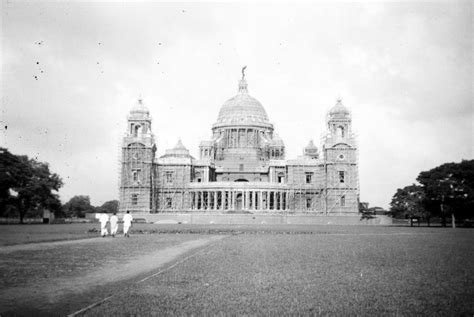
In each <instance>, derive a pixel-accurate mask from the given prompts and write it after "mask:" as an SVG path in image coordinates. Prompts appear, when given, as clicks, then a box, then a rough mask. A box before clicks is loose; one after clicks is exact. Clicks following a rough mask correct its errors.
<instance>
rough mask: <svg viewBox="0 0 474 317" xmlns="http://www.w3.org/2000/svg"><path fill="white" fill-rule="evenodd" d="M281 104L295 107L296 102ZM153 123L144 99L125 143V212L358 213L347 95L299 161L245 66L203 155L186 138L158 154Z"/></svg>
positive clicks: (122, 199)
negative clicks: (254, 91)
mask: <svg viewBox="0 0 474 317" xmlns="http://www.w3.org/2000/svg"><path fill="white" fill-rule="evenodd" d="M277 93H278V92H277ZM300 98H301V96H295V97H294V101H295V102H298V101H299V99H300ZM160 106H161V105H160ZM279 106H280V105H279ZM281 106H285V107H287V109H288V110H289V111H293V109H294V107H295V106H296V105H293V104H288V105H281ZM301 115H303V116H304V115H306V114H304V113H302V114H301ZM151 121H152V119H151V115H150V110H149V109H148V108H147V107H146V106H145V105H144V103H143V101H142V100H141V99H140V100H138V102H137V104H136V105H135V106H134V107H133V108H132V109H131V111H130V113H129V115H128V117H127V130H126V133H125V136H124V138H123V143H122V148H121V152H122V157H121V172H120V207H119V212H126V211H130V212H131V213H142V214H143V213H176V212H182V213H194V212H196V213H202V212H205V213H215V214H226V213H234V212H236V213H252V214H269V213H273V214H285V213H301V214H308V215H329V214H331V215H339V216H342V215H347V216H354V215H357V214H358V213H359V208H358V207H359V172H358V158H357V157H358V155H357V153H358V149H357V142H356V139H355V134H354V133H353V131H352V115H351V112H350V111H349V109H348V108H347V107H346V106H344V105H343V104H342V101H341V100H337V102H336V104H335V105H334V106H333V107H332V108H331V109H330V110H329V111H328V113H327V118H326V128H325V130H326V132H325V133H324V135H323V136H322V138H321V147H320V148H319V149H318V147H317V146H316V145H315V144H314V143H313V141H309V143H308V145H307V146H306V147H304V148H303V149H302V155H301V156H299V157H296V158H293V159H287V158H286V147H285V144H284V142H283V140H282V139H281V138H280V137H279V136H278V134H277V133H276V131H275V129H274V126H273V123H271V121H270V119H269V117H268V115H267V112H266V111H265V109H264V107H263V106H262V104H261V103H260V102H259V101H258V100H257V99H255V98H253V97H252V96H251V95H250V94H249V92H248V85H247V74H245V67H244V68H242V78H241V79H240V81H239V85H238V92H237V94H236V95H235V96H234V97H232V98H230V99H229V100H227V101H226V102H225V103H224V104H223V105H222V107H221V108H220V111H219V114H218V116H217V120H216V121H215V123H214V124H213V125H212V129H211V137H210V139H209V140H204V141H202V142H201V144H200V146H199V158H194V157H192V156H191V155H190V154H189V150H188V149H187V148H186V147H185V146H184V145H183V144H182V143H181V141H178V143H177V144H176V146H175V147H174V148H172V149H168V150H166V151H165V154H164V155H162V156H160V157H157V155H156V150H157V146H156V143H155V137H154V134H153V133H152V131H151Z"/></svg>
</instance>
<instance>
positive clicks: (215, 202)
mask: <svg viewBox="0 0 474 317" xmlns="http://www.w3.org/2000/svg"><path fill="white" fill-rule="evenodd" d="M214 210H217V191H214Z"/></svg>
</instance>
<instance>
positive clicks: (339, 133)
mask: <svg viewBox="0 0 474 317" xmlns="http://www.w3.org/2000/svg"><path fill="white" fill-rule="evenodd" d="M336 135H337V136H338V137H341V138H343V137H344V127H343V126H338V127H337V130H336Z"/></svg>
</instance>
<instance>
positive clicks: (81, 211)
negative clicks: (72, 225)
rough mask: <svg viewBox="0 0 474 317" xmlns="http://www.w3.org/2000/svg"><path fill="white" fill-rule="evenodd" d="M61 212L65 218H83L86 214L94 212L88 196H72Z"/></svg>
mask: <svg viewBox="0 0 474 317" xmlns="http://www.w3.org/2000/svg"><path fill="white" fill-rule="evenodd" d="M63 212H64V214H65V215H66V216H67V217H79V218H84V217H85V215H86V213H91V212H95V207H94V206H92V205H91V200H90V198H89V196H82V195H78V196H74V197H72V198H71V199H70V200H69V201H68V202H67V203H65V204H64V206H63Z"/></svg>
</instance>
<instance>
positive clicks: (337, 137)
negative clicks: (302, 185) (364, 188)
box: [323, 100, 359, 213]
mask: <svg viewBox="0 0 474 317" xmlns="http://www.w3.org/2000/svg"><path fill="white" fill-rule="evenodd" d="M327 129H328V132H327V135H326V137H325V139H324V144H323V152H324V163H325V166H326V185H325V187H326V212H327V213H357V212H358V200H359V172H358V164H357V145H356V140H355V137H354V134H353V133H352V116H351V113H350V112H349V110H348V109H347V108H346V107H345V106H344V105H343V104H342V101H341V100H337V103H336V105H335V106H334V107H332V108H331V110H330V111H329V113H328V117H327Z"/></svg>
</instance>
